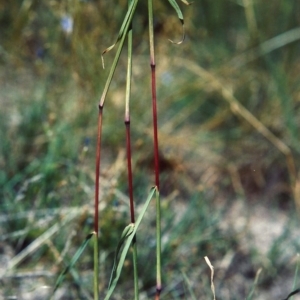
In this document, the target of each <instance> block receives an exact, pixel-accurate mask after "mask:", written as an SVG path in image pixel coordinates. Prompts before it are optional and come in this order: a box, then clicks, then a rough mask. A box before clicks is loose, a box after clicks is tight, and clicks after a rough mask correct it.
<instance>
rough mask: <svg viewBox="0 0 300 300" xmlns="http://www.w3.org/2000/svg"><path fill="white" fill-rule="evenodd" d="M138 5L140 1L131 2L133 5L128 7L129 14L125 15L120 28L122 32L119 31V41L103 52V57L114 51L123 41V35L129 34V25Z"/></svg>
mask: <svg viewBox="0 0 300 300" xmlns="http://www.w3.org/2000/svg"><path fill="white" fill-rule="evenodd" d="M137 3H138V0H134V1H131V3H130V4H129V7H128V10H127V13H126V15H125V18H124V20H123V23H122V25H121V28H120V31H119V34H118V37H117V40H116V42H115V43H114V44H113V45H111V46H110V47H108V48H106V49H105V50H104V51H103V52H102V56H103V55H104V54H105V53H107V52H109V51H110V50H112V49H113V48H114V47H115V45H116V44H117V43H118V42H119V41H120V40H121V39H122V37H123V35H124V34H125V35H126V34H127V31H128V28H129V25H130V23H131V21H132V17H133V15H134V12H135V9H136V5H137Z"/></svg>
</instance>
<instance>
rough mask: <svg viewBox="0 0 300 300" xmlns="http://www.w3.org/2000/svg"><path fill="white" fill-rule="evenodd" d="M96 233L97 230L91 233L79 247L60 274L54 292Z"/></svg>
mask: <svg viewBox="0 0 300 300" xmlns="http://www.w3.org/2000/svg"><path fill="white" fill-rule="evenodd" d="M94 234H95V232H92V233H90V234H89V235H88V236H87V237H86V238H85V240H84V241H83V243H82V245H81V246H80V247H79V249H78V250H77V251H76V253H75V254H74V256H73V258H72V259H71V262H70V264H69V265H68V266H67V267H66V268H65V270H64V271H63V272H62V273H61V274H60V275H59V277H58V279H57V281H56V284H55V287H54V290H53V294H54V293H55V291H56V290H57V288H58V287H59V286H60V284H61V283H62V282H63V280H64V279H65V277H66V274H67V273H68V272H69V271H70V269H72V268H73V266H74V265H75V263H76V262H77V260H78V259H79V257H80V256H81V254H82V252H83V251H84V249H85V247H86V246H87V244H88V242H89V240H90V239H91V238H92V236H93V235H94Z"/></svg>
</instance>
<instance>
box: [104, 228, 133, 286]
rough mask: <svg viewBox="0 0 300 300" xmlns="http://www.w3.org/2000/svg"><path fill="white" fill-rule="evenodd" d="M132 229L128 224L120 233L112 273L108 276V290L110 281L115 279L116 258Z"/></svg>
mask: <svg viewBox="0 0 300 300" xmlns="http://www.w3.org/2000/svg"><path fill="white" fill-rule="evenodd" d="M133 229H134V224H132V223H131V224H129V225H127V226H126V227H125V228H124V230H123V232H122V236H121V239H120V241H119V243H118V246H117V250H116V253H115V258H114V265H113V269H112V273H111V276H110V281H109V284H108V288H110V287H111V285H112V281H113V279H114V278H115V277H116V271H117V269H118V264H117V263H118V257H119V254H120V250H121V248H122V246H123V245H124V243H125V241H126V239H127V238H128V237H129V236H130V235H131V234H132V233H133Z"/></svg>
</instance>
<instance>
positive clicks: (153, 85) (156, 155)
mask: <svg viewBox="0 0 300 300" xmlns="http://www.w3.org/2000/svg"><path fill="white" fill-rule="evenodd" d="M150 65H151V90H152V112H153V144H154V167H155V185H156V186H157V189H158V191H159V152H158V134H157V105H156V77H155V61H154V57H152V58H151V64H150Z"/></svg>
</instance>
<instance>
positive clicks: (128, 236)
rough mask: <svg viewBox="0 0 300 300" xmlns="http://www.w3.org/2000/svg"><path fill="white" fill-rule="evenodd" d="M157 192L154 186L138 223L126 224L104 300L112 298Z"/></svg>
mask: <svg viewBox="0 0 300 300" xmlns="http://www.w3.org/2000/svg"><path fill="white" fill-rule="evenodd" d="M155 192H157V188H156V187H153V188H152V189H151V191H150V193H149V195H148V198H147V200H146V202H145V204H144V207H143V209H142V211H141V213H140V215H139V217H138V219H137V221H136V223H135V224H129V225H128V226H126V227H125V229H124V231H123V233H122V236H121V239H120V242H119V244H118V246H117V250H116V255H115V262H114V266H113V271H112V275H111V279H110V284H109V287H108V292H107V295H106V297H105V299H104V300H108V299H110V297H111V295H112V293H113V291H114V289H115V287H116V285H117V283H118V280H119V278H120V275H121V271H122V268H123V265H124V261H125V258H126V255H127V253H128V251H129V248H130V246H131V244H132V241H133V239H134V237H135V235H136V232H137V230H138V228H139V225H140V224H141V221H142V219H143V217H144V215H145V213H146V210H147V208H148V206H149V204H150V201H151V199H152V198H153V195H154V193H155ZM122 246H123V249H122V252H120V249H121V248H122ZM118 257H119V259H118Z"/></svg>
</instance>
